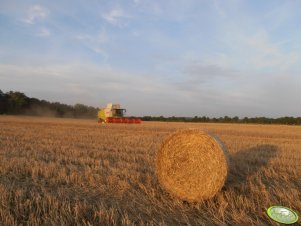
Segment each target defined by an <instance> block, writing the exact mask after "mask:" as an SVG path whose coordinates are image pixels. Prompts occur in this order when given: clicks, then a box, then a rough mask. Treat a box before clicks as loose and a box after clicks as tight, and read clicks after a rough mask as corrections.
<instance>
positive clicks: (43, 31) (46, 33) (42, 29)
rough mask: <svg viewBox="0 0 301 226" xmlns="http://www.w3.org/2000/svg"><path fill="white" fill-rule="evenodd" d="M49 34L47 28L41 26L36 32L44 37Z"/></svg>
mask: <svg viewBox="0 0 301 226" xmlns="http://www.w3.org/2000/svg"><path fill="white" fill-rule="evenodd" d="M49 35H50V31H49V29H47V28H45V27H43V28H41V30H40V32H39V33H38V36H41V37H46V36H49Z"/></svg>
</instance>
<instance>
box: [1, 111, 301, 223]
mask: <svg viewBox="0 0 301 226" xmlns="http://www.w3.org/2000/svg"><path fill="white" fill-rule="evenodd" d="M184 128H202V129H206V130H208V131H210V132H211V133H213V134H215V135H217V136H218V137H219V138H220V139H221V140H222V141H223V142H224V143H225V145H226V146H227V147H228V150H229V153H230V158H231V165H230V173H229V175H228V180H227V182H226V184H225V186H224V188H223V189H222V191H220V192H219V193H218V194H217V195H216V196H215V197H214V198H213V199H211V200H207V201H204V202H201V203H193V204H191V203H190V204H189V203H186V202H182V201H181V200H177V199H175V198H173V197H171V196H170V195H169V194H167V193H166V192H165V191H164V190H163V189H162V188H161V187H160V185H159V183H158V180H157V177H156V174H155V157H156V151H157V149H158V148H159V146H160V143H161V142H162V141H163V140H164V138H166V136H168V135H169V134H170V133H171V132H173V131H175V130H178V129H184ZM271 205H285V206H288V207H290V208H292V209H294V210H296V211H299V213H300V212H301V127H300V126H299V127H298V126H279V125H238V124H237V125H234V124H193V123H159V122H156V123H155V122H148V123H147V122H144V123H142V124H141V125H126V124H110V125H103V124H97V123H96V121H93V120H75V119H74V120H73V119H55V118H37V117H36V118H35V117H11V116H1V117H0V225H20V224H21V225H278V224H277V223H275V222H273V221H271V220H270V219H269V218H268V217H267V216H266V213H265V211H266V209H267V208H268V207H269V206H271ZM296 225H297V224H296Z"/></svg>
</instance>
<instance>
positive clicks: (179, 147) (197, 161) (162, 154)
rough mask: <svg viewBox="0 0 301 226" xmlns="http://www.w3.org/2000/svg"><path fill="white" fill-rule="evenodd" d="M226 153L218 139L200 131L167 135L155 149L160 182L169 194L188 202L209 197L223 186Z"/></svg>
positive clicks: (225, 176) (225, 171) (184, 131)
mask: <svg viewBox="0 0 301 226" xmlns="http://www.w3.org/2000/svg"><path fill="white" fill-rule="evenodd" d="M227 158H228V154H227V151H226V149H225V148H224V147H223V145H222V144H221V143H220V141H219V140H217V139H216V138H214V137H213V136H211V135H209V134H208V133H205V132H204V131H200V130H195V129H191V130H183V131H178V132H176V133H174V134H172V135H171V136H169V137H168V138H167V139H166V140H165V141H164V142H163V143H162V145H161V148H160V149H159V151H158V152H157V159H156V171H157V176H158V180H159V182H160V184H161V185H162V187H163V188H165V190H166V191H168V192H169V193H170V194H171V195H173V196H175V197H177V198H180V199H182V200H185V201H188V202H199V201H201V200H205V199H209V198H212V197H213V196H214V195H215V194H216V193H217V192H218V191H219V190H220V189H221V188H222V187H223V185H224V183H225V180H226V178H227V173H228V159H227Z"/></svg>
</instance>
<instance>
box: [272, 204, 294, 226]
mask: <svg viewBox="0 0 301 226" xmlns="http://www.w3.org/2000/svg"><path fill="white" fill-rule="evenodd" d="M267 214H268V216H269V217H270V218H271V219H273V220H274V221H277V222H279V223H282V224H293V223H296V222H297V221H298V218H299V217H298V214H297V213H296V212H295V211H293V210H291V209H290V208H287V207H284V206H271V207H270V208H268V210H267Z"/></svg>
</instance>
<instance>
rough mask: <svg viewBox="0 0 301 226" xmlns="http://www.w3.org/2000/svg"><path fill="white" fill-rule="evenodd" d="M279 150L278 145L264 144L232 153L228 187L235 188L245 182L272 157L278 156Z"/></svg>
mask: <svg viewBox="0 0 301 226" xmlns="http://www.w3.org/2000/svg"><path fill="white" fill-rule="evenodd" d="M277 151H278V148H277V146H275V145H271V144H263V145H257V146H255V147H252V148H249V149H245V150H241V151H239V152H237V153H236V154H234V155H232V156H231V159H230V169H229V171H230V172H229V176H228V180H227V182H226V188H227V187H228V188H229V187H230V188H235V187H238V186H240V185H242V184H245V183H246V182H247V179H248V178H249V177H251V176H252V175H255V174H256V173H258V172H259V171H260V170H261V169H262V168H263V167H265V166H266V165H267V164H268V163H269V161H270V160H271V159H273V158H275V157H276V154H277Z"/></svg>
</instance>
